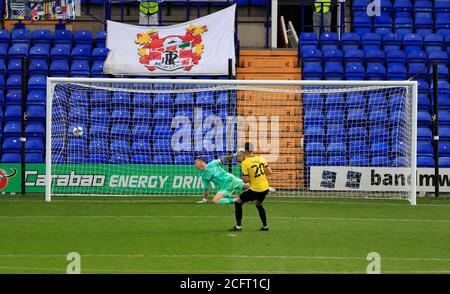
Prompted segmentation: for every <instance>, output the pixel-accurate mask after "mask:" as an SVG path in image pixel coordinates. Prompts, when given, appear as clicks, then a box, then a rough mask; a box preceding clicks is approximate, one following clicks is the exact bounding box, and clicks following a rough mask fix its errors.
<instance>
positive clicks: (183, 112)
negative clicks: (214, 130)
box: [175, 108, 194, 121]
mask: <svg viewBox="0 0 450 294" xmlns="http://www.w3.org/2000/svg"><path fill="white" fill-rule="evenodd" d="M175 117H176V118H178V119H181V117H186V118H188V119H189V121H192V120H193V118H194V113H193V111H192V108H180V109H177V110H176V111H175Z"/></svg>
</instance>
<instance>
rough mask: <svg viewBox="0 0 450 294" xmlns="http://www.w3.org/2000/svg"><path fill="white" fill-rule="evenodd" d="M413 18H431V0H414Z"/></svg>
mask: <svg viewBox="0 0 450 294" xmlns="http://www.w3.org/2000/svg"><path fill="white" fill-rule="evenodd" d="M414 13H415V14H414V16H415V18H416V19H417V18H430V19H431V18H433V2H432V1H429V0H416V1H414Z"/></svg>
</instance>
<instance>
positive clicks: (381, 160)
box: [371, 156, 392, 166]
mask: <svg viewBox="0 0 450 294" xmlns="http://www.w3.org/2000/svg"><path fill="white" fill-rule="evenodd" d="M371 165H372V166H391V165H392V163H391V161H390V160H389V157H388V156H374V157H372V160H371Z"/></svg>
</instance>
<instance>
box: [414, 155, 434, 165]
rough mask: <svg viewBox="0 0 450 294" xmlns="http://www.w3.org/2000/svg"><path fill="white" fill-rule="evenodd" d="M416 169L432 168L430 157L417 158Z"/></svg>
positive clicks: (432, 163)
mask: <svg viewBox="0 0 450 294" xmlns="http://www.w3.org/2000/svg"><path fill="white" fill-rule="evenodd" d="M417 167H434V159H433V157H432V156H417Z"/></svg>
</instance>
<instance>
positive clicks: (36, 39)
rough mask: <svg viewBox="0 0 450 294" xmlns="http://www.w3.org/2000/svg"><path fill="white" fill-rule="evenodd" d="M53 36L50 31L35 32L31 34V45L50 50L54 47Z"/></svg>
mask: <svg viewBox="0 0 450 294" xmlns="http://www.w3.org/2000/svg"><path fill="white" fill-rule="evenodd" d="M52 41H53V35H52V32H51V31H50V30H35V31H33V33H32V34H31V43H32V44H33V45H34V46H36V45H38V46H43V47H46V48H48V49H50V46H51V45H52Z"/></svg>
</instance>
